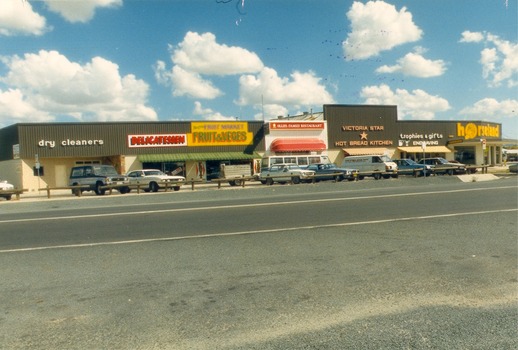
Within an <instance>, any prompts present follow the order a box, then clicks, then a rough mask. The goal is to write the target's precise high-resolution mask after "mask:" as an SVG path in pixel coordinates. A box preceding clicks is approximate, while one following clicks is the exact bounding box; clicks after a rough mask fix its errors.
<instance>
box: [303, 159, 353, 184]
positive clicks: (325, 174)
mask: <svg viewBox="0 0 518 350" xmlns="http://www.w3.org/2000/svg"><path fill="white" fill-rule="evenodd" d="M306 169H307V170H313V171H314V172H315V179H316V181H320V180H335V181H337V182H338V181H342V180H349V181H353V180H354V179H355V178H356V177H357V176H358V169H350V168H339V167H337V166H336V164H334V163H316V164H310V165H308V166H307V168H306Z"/></svg>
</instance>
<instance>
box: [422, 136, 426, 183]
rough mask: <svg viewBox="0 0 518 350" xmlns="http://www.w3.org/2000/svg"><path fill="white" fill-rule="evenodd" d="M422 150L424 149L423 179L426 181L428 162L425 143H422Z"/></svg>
mask: <svg viewBox="0 0 518 350" xmlns="http://www.w3.org/2000/svg"><path fill="white" fill-rule="evenodd" d="M421 148H422V149H423V177H424V178H425V179H426V162H425V160H424V159H425V158H426V143H425V142H424V141H423V143H421Z"/></svg>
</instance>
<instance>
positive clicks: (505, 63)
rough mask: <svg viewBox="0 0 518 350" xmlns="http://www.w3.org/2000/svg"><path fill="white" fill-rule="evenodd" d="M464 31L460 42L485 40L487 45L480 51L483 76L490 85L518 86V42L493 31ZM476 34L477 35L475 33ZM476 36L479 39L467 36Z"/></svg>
mask: <svg viewBox="0 0 518 350" xmlns="http://www.w3.org/2000/svg"><path fill="white" fill-rule="evenodd" d="M465 33H466V32H464V33H462V35H463V38H462V39H461V40H460V42H467V43H470V42H475V43H478V42H483V43H484V45H485V47H484V48H483V49H482V51H481V52H480V63H481V64H482V77H483V78H484V79H486V80H487V82H488V85H489V86H490V87H499V86H501V85H502V84H507V87H509V88H515V87H516V86H518V79H517V75H518V44H517V43H512V42H510V41H507V40H502V39H500V38H499V37H498V36H496V35H493V34H491V33H485V34H482V33H472V34H471V35H468V34H465ZM474 34H476V35H474ZM472 36H476V38H477V40H468V39H466V38H469V37H472Z"/></svg>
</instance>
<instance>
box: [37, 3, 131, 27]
mask: <svg viewBox="0 0 518 350" xmlns="http://www.w3.org/2000/svg"><path fill="white" fill-rule="evenodd" d="M44 1H45V4H46V5H47V8H48V9H49V10H50V11H52V12H56V13H58V14H60V15H61V16H62V17H63V18H65V19H66V20H67V21H69V22H72V23H75V22H81V23H86V22H88V21H89V20H91V19H92V18H93V17H94V15H95V10H96V9H97V8H103V7H107V8H108V7H117V6H121V5H122V0H78V1H71V0H68V1H58V0H44Z"/></svg>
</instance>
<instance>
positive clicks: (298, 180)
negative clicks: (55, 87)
mask: <svg viewBox="0 0 518 350" xmlns="http://www.w3.org/2000/svg"><path fill="white" fill-rule="evenodd" d="M291 183H292V184H294V185H297V184H299V183H300V177H298V176H294V177H292V178H291Z"/></svg>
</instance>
